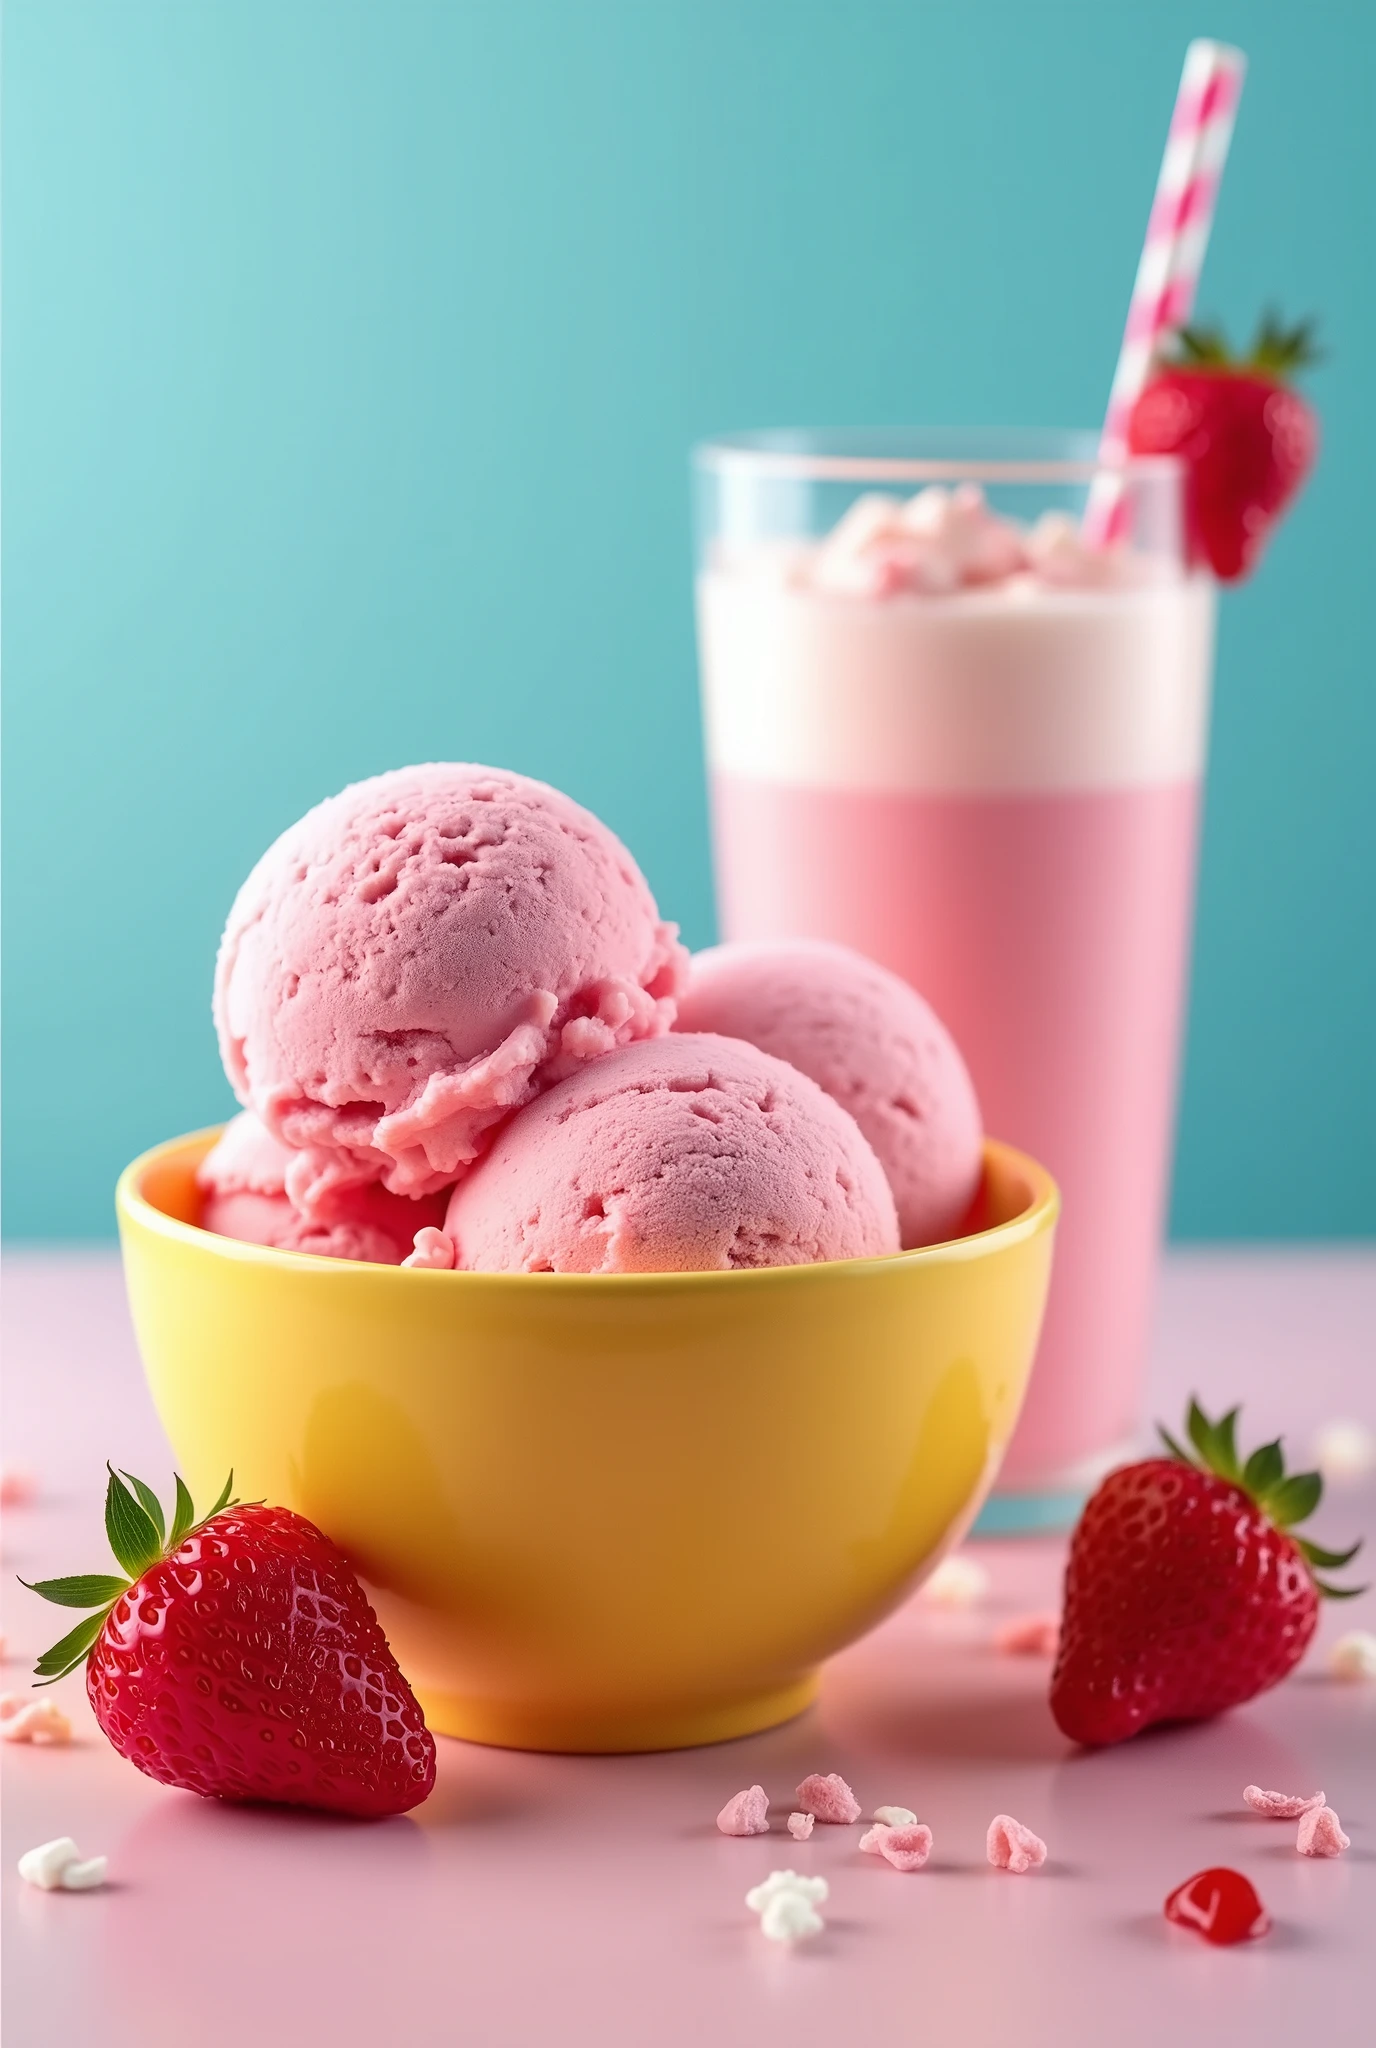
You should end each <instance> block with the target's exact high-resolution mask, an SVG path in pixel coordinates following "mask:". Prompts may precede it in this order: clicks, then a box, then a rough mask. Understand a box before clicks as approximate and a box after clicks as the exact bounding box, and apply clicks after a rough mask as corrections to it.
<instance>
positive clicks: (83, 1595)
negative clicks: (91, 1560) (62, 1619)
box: [19, 1572, 129, 1607]
mask: <svg viewBox="0 0 1376 2048" xmlns="http://www.w3.org/2000/svg"><path fill="white" fill-rule="evenodd" d="M19 1583H20V1585H21V1586H27V1587H28V1589H29V1591H30V1592H31V1593H39V1594H41V1595H42V1597H43V1598H44V1599H45V1600H51V1601H52V1602H53V1603H54V1605H55V1606H58V1607H108V1606H111V1605H112V1604H113V1603H114V1602H115V1601H116V1600H118V1598H119V1596H120V1594H121V1593H122V1592H124V1590H125V1588H126V1587H127V1585H128V1583H129V1581H128V1580H127V1579H115V1578H108V1577H107V1576H106V1575H105V1574H104V1573H103V1572H82V1573H80V1574H79V1575H78V1576H77V1577H76V1578H71V1579H34V1580H32V1581H30V1580H28V1579H21V1580H20V1581H19Z"/></svg>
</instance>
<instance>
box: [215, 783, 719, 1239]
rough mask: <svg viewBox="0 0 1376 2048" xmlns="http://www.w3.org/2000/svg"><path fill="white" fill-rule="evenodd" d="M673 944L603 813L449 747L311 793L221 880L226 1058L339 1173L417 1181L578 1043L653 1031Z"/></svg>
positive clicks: (403, 1191) (679, 960)
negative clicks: (451, 753)
mask: <svg viewBox="0 0 1376 2048" xmlns="http://www.w3.org/2000/svg"><path fill="white" fill-rule="evenodd" d="M686 957H687V956H686V954H685V953H684V951H683V948H682V947H681V946H680V945H679V944H678V942H677V939H676V935H675V927H674V926H672V925H668V924H664V923H662V922H661V920H660V917H659V913H658V911H657V909H656V907H655V901H654V898H653V896H652V895H651V894H650V890H649V886H648V884H647V883H646V881H645V878H644V876H643V875H642V874H641V872H640V870H639V868H638V867H637V866H636V864H635V862H634V861H633V860H632V858H631V856H630V854H629V853H628V852H627V851H626V849H625V847H624V846H623V845H622V844H621V842H620V840H619V839H617V838H616V837H615V835H614V834H613V833H611V832H609V831H608V830H607V828H606V826H605V825H602V824H600V823H599V822H598V820H597V819H596V818H594V817H593V816H592V815H591V813H590V812H588V811H585V810H583V809H582V808H581V806H580V805H578V804H576V803H574V802H573V801H572V799H571V798H569V797H566V796H562V795H561V794H560V793H559V791H558V790H554V789H550V788H548V787H547V786H546V785H545V784H544V783H542V782H533V781H531V780H530V779H529V778H528V777H526V776H523V775H513V774H508V773H506V772H505V771H503V770H499V769H493V768H478V767H473V766H471V765H468V764H455V763H452V762H440V763H432V764H431V765H430V766H428V767H420V768H399V769H396V770H394V771H393V772H392V773H390V774H387V775H378V776H375V777H374V778H373V779H372V780H371V781H368V782H359V783H355V784H354V785H353V786H352V787H351V788H349V789H345V790H343V791H341V793H340V794H339V795H338V796H335V797H331V798H329V800H328V801H327V802H325V803H323V804H319V805H317V807H316V808H315V809H314V810H313V811H309V812H308V813H307V814H306V816H305V817H304V818H302V819H301V820H300V822H299V823H298V824H296V825H293V826H292V827H291V829H290V830H289V831H287V832H284V833H283V835H282V837H281V838H280V839H279V840H278V841H277V842H276V844H275V845H273V846H271V847H269V849H268V851H267V852H266V853H265V854H264V855H263V858H262V859H261V860H260V861H259V863H258V865H257V866H256V867H255V868H254V870H253V872H252V874H250V876H249V877H248V880H247V881H246V882H245V883H244V886H243V888H242V889H241V890H240V891H239V894H238V896H237V898H236V899H235V903H234V907H233V909H232V910H231V911H230V914H229V922H228V924H227V926H226V927H225V934H224V938H223V939H222V941H221V944H220V956H219V960H218V963H217V966H216V976H215V1021H216V1027H217V1029H218V1031H219V1035H220V1051H221V1055H222V1057H223V1059H224V1064H225V1071H226V1073H227V1074H228V1075H229V1079H230V1082H231V1084H232V1086H233V1088H234V1090H235V1093H236V1094H237V1095H238V1097H239V1099H240V1101H241V1102H243V1103H244V1104H245V1105H246V1106H247V1107H248V1108H250V1109H252V1110H254V1111H255V1112H256V1113H257V1115H258V1116H259V1117H261V1119H262V1121H263V1122H264V1123H265V1124H266V1125H267V1127H268V1128H269V1130H270V1131H271V1132H272V1133H273V1135H274V1136H276V1137H278V1138H280V1139H282V1140H283V1142H284V1143H286V1144H287V1145H289V1146H291V1147H292V1148H293V1150H294V1151H295V1152H296V1153H298V1154H299V1156H298V1157H297V1158H295V1159H293V1161H292V1162H291V1166H290V1168H289V1171H288V1176H287V1188H288V1193H289V1194H290V1195H291V1198H292V1200H293V1202H294V1203H295V1204H296V1206H297V1208H298V1209H300V1210H301V1211H302V1212H303V1213H304V1214H308V1215H315V1214H318V1213H320V1212H321V1204H322V1202H323V1201H325V1200H326V1199H327V1198H328V1196H329V1192H330V1190H331V1189H332V1188H337V1187H340V1186H346V1185H350V1184H353V1185H360V1184H365V1183H367V1182H370V1181H381V1182H382V1183H383V1185H384V1186H385V1187H387V1188H389V1189H390V1190H392V1191H393V1192H394V1193H396V1194H400V1195H423V1194H427V1193H430V1192H432V1191H433V1190H435V1189H437V1188H441V1187H443V1186H445V1185H446V1184H448V1183H450V1182H452V1181H454V1180H455V1179H457V1178H458V1177H459V1176H460V1175H461V1174H462V1173H463V1172H464V1171H465V1170H466V1169H467V1168H468V1167H469V1166H470V1165H471V1163H472V1161H473V1160H474V1159H475V1158H476V1157H477V1156H478V1154H479V1153H480V1152H481V1151H482V1149H483V1147H484V1145H485V1144H486V1142H487V1139H488V1136H489V1134H490V1132H491V1130H492V1128H493V1126H494V1125H495V1124H497V1123H499V1122H500V1121H501V1120H502V1118H503V1117H505V1116H507V1115H508V1114H509V1113H510V1112H511V1111H512V1110H513V1109H515V1108H516V1107H518V1106H519V1105H520V1104H521V1103H523V1102H525V1101H527V1100H528V1099H529V1098H530V1097H531V1096H532V1095H533V1094H534V1093H536V1091H537V1090H538V1089H539V1088H540V1087H542V1086H544V1085H545V1084H546V1083H548V1082H549V1081H551V1080H554V1079H558V1078H559V1077H560V1076H561V1075H562V1074H565V1073H568V1072H571V1071H572V1070H573V1069H574V1068H575V1067H577V1066H578V1065H580V1064H581V1063H582V1062H583V1061H584V1060H587V1059H591V1058H594V1057H596V1056H597V1055H599V1054H602V1053H605V1052H608V1051H610V1050H611V1049H612V1048H613V1047H615V1046H619V1045H625V1044H628V1043H630V1042H632V1041H634V1040H636V1039H640V1038H650V1037H653V1036H655V1035H656V1034H658V1033H659V1032H662V1031H666V1030H667V1029H668V1028H669V1025H670V1024H671V1023H672V1021H673V1015H674V998H675V995H676V993H677V990H678V986H679V983H680V981H681V980H682V977H683V972H684V964H685V961H686Z"/></svg>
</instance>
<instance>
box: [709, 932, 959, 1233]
mask: <svg viewBox="0 0 1376 2048" xmlns="http://www.w3.org/2000/svg"><path fill="white" fill-rule="evenodd" d="M678 1022H679V1028H680V1029H681V1030H683V1031H717V1032H720V1033H722V1034H723V1035H724V1036H726V1037H728V1038H744V1039H748V1040H749V1042H750V1044H751V1045H758V1046H759V1047H760V1048H761V1050H762V1051H764V1052H770V1053H773V1054H774V1056H775V1057H776V1058H777V1059H781V1060H787V1061H788V1062H789V1064H790V1065H791V1066H794V1067H797V1068H798V1069H799V1071H800V1072H801V1073H804V1074H807V1075H809V1076H810V1077H811V1079H812V1080H814V1081H815V1082H816V1083H817V1085H818V1087H819V1088H824V1089H825V1090H826V1092H827V1094H828V1095H830V1096H832V1097H833V1098H834V1100H835V1101H837V1102H839V1103H840V1104H841V1105H842V1107H843V1108H845V1109H848V1110H849V1111H850V1113H851V1115H852V1116H853V1117H854V1118H855V1121H856V1122H857V1123H858V1124H859V1126H860V1128H861V1130H862V1131H863V1132H864V1134H865V1136H866V1137H867V1138H868V1139H869V1141H870V1143H871V1145H872V1146H873V1147H874V1150H875V1152H876V1154H877V1155H878V1158H879V1163H880V1165H881V1166H882V1167H883V1168H884V1171H885V1173H886V1174H887V1175H888V1178H889V1186H890V1187H891V1188H892V1190H893V1197H894V1201H895V1203H896V1204H897V1207H898V1224H899V1230H900V1232H901V1234H902V1240H903V1243H904V1244H905V1245H907V1246H913V1245H921V1244H933V1243H936V1242H938V1241H939V1240H941V1239H942V1238H948V1237H953V1236H955V1234H956V1232H957V1231H958V1229H959V1227H960V1224H961V1221H962V1219H963V1218H964V1216H965V1214H966V1211H967V1210H968V1209H969V1207H970V1203H971V1201H972V1200H973V1198H974V1195H975V1191H976V1189H977V1187H978V1185H979V1178H980V1168H981V1158H982V1143H981V1138H982V1133H981V1127H980V1114H979V1104H978V1103H977V1102H976V1100H975V1091H974V1087H973V1085H972V1083H971V1080H970V1076H969V1073H968V1072H967V1071H966V1066H965V1062H964V1060H963V1059H962V1058H961V1056H960V1053H959V1051H958V1049H957V1047H956V1043H955V1040H954V1039H953V1038H952V1037H951V1034H950V1032H949V1031H947V1029H946V1027H945V1025H944V1024H943V1023H942V1022H941V1019H940V1018H939V1017H938V1016H937V1015H936V1013H935V1011H934V1010H932V1009H931V1008H930V1007H929V1005H928V1004H927V1003H925V1002H924V1001H923V1000H922V997H921V996H920V995H918V994H917V992H916V991H915V990H914V989H912V988H910V987H909V986H908V984H907V982H906V981H900V979H899V977H898V976H897V975H896V974H890V973H889V971H888V969H887V968H884V967H879V966H876V965H875V963H874V962H873V961H872V960H867V959H865V958H864V956H863V955H862V954H860V953H855V952H852V951H851V949H850V948H849V947H848V946H836V945H831V944H829V943H827V942H825V941H823V940H809V939H779V940H762V941H757V942H754V943H742V944H739V945H734V946H714V947H712V948H711V949H710V950H709V951H707V952H705V953H697V954H695V955H694V956H693V960H692V963H691V966H690V970H689V980H688V987H687V990H686V991H685V993H684V995H683V996H682V997H681V999H680V1002H679V1012H678Z"/></svg>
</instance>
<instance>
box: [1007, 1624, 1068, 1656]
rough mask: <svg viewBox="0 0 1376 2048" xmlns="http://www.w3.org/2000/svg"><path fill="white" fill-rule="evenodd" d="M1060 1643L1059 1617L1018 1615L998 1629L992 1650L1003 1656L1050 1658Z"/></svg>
mask: <svg viewBox="0 0 1376 2048" xmlns="http://www.w3.org/2000/svg"><path fill="white" fill-rule="evenodd" d="M1060 1641H1061V1617H1060V1616H1059V1614H1019V1615H1016V1616H1015V1617H1014V1619H1013V1620H1012V1621H1006V1622H1005V1623H1004V1624H1003V1626H1002V1628H1001V1629H999V1630H998V1632H997V1633H996V1635H995V1637H994V1648H995V1649H996V1650H1000V1651H1002V1653H1003V1655H1004V1656H1005V1657H1054V1656H1055V1654H1056V1652H1057V1650H1058V1649H1059V1647H1060Z"/></svg>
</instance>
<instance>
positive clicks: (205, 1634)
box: [86, 1506, 435, 1818]
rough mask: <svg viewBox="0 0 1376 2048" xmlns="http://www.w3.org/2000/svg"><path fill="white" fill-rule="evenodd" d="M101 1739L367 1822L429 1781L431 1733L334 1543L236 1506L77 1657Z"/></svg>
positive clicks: (138, 1758) (140, 1588)
mask: <svg viewBox="0 0 1376 2048" xmlns="http://www.w3.org/2000/svg"><path fill="white" fill-rule="evenodd" d="M86 1689H87V1693H88V1695H89V1697H90V1701H91V1705H92V1707H93V1708H94V1709H95V1715H96V1719H97V1720H98V1721H99V1723H100V1725H101V1727H102V1729H103V1730H104V1732H105V1734H106V1735H107V1736H108V1737H109V1739H110V1741H111V1742H112V1743H113V1744H114V1746H115V1748H116V1749H117V1750H118V1751H119V1752H120V1754H121V1756H125V1757H127V1758H128V1759H129V1761H130V1762H131V1763H134V1764H137V1765H138V1767H139V1769H140V1770H141V1771H145V1772H146V1773H147V1774H148V1776H149V1777H150V1778H156V1779H157V1780H158V1781H159V1782H160V1783H161V1784H164V1785H179V1786H182V1787H183V1788H185V1789H186V1790H187V1791H190V1792H199V1793H201V1794H203V1795H204V1796H206V1797H209V1798H219V1799H235V1800H270V1801H274V1802H277V1803H283V1804H286V1805H291V1806H310V1807H320V1808H324V1809H326V1810H327V1811H330V1812H334V1813H347V1814H353V1815H357V1816H360V1817H366V1818H378V1817H381V1816H382V1815H385V1814H393V1813H405V1812H406V1811H407V1810H408V1809H409V1808H410V1807H413V1806H418V1805H419V1804H420V1802H421V1800H423V1799H424V1798H425V1797H426V1796H427V1794H428V1793H429V1792H430V1790H431V1788H432V1786H433V1784H434V1782H435V1744H434V1738H433V1737H432V1736H431V1734H430V1732H429V1730H428V1729H427V1728H426V1726H425V1721H424V1718H423V1716H422V1714H421V1710H420V1708H419V1706H418V1705H417V1703H416V1700H415V1698H414V1696H413V1694H412V1692H411V1689H410V1687H409V1686H408V1685H407V1683H406V1680H405V1679H404V1678H403V1677H402V1675H401V1672H400V1671H399V1670H398V1669H397V1664H396V1660H395V1658H394V1657H393V1656H392V1653H391V1651H390V1650H389V1649H388V1647H387V1640H386V1637H385V1636H384V1635H383V1633H382V1630H381V1628H380V1627H379V1625H378V1622H377V1618H376V1616H375V1615H374V1613H373V1610H372V1608H371V1607H370V1606H369V1605H368V1602H367V1599H366V1598H365V1596H364V1594H363V1591H362V1589H361V1588H360V1586H359V1584H358V1581H357V1579H356V1578H355V1577H354V1575H353V1573H352V1572H351V1571H350V1569H349V1566H348V1564H347V1562H346V1561H345V1559H344V1557H343V1555H342V1553H341V1552H340V1551H339V1550H337V1549H336V1548H335V1546H334V1544H333V1543H331V1542H330V1541H329V1539H328V1538H327V1537H325V1536H323V1535H322V1534H321V1533H320V1531H319V1530H318V1529H317V1528H316V1527H315V1525H314V1524H313V1523H311V1522H308V1521H306V1520H305V1518H304V1517H303V1516H301V1515H296V1514H293V1513H291V1511H290V1510H289V1509H286V1508H271V1507H260V1506H251V1507H235V1508H229V1509H227V1510H226V1511H225V1512H224V1513H222V1514H219V1515H216V1516H215V1517H213V1519H212V1520H211V1521H209V1522H207V1523H205V1524H203V1526H202V1527H201V1528H199V1529H197V1530H195V1531H194V1532H193V1533H192V1534H191V1535H190V1536H189V1537H188V1538H187V1539H186V1541H185V1542H184V1543H183V1544H182V1545H181V1547H180V1548H179V1549H178V1550H176V1551H174V1552H173V1554H172V1556H171V1557H168V1558H164V1559H163V1560H162V1561H161V1562H160V1563H158V1564H155V1565H153V1566H152V1567H151V1568H150V1569H149V1570H148V1571H147V1572H145V1573H144V1575H143V1577H142V1578H140V1579H139V1580H138V1581H137V1583H136V1584H134V1585H133V1586H131V1587H130V1589H129V1591H128V1592H127V1593H125V1594H123V1595H121V1597H120V1598H119V1599H118V1600H117V1601H116V1602H115V1605H114V1607H113V1608H112V1610H111V1612H110V1614H109V1615H108V1617H107V1618H106V1621H105V1624H104V1627H103V1628H102V1629H101V1632H100V1634H99V1636H98V1637H97V1639H96V1643H95V1647H94V1649H93V1650H92V1652H91V1656H90V1660H89V1663H88V1665H87V1673H86Z"/></svg>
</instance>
